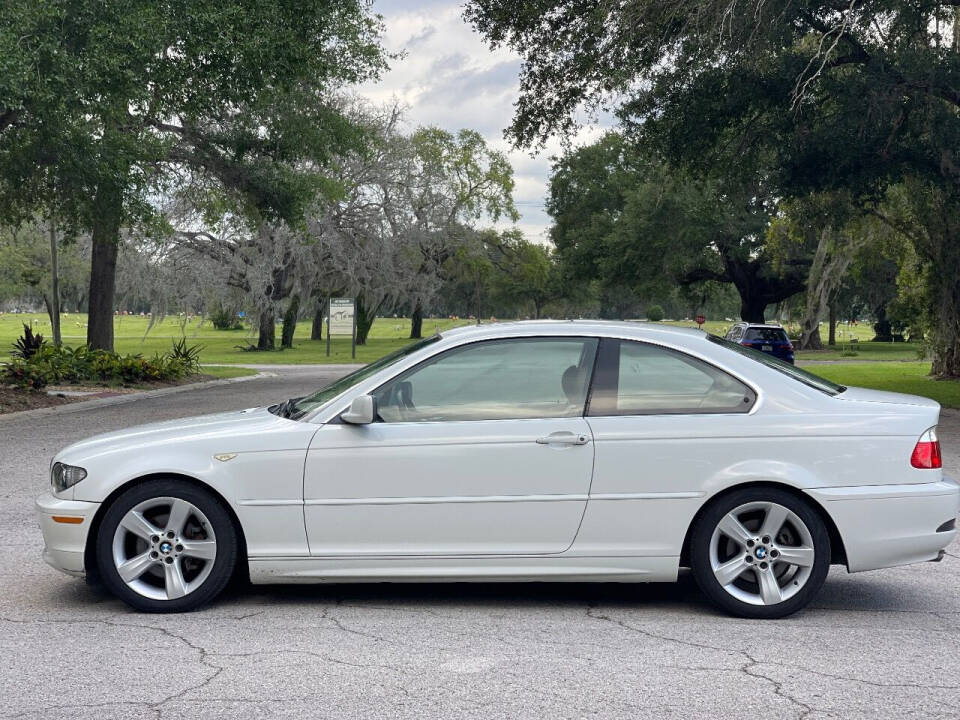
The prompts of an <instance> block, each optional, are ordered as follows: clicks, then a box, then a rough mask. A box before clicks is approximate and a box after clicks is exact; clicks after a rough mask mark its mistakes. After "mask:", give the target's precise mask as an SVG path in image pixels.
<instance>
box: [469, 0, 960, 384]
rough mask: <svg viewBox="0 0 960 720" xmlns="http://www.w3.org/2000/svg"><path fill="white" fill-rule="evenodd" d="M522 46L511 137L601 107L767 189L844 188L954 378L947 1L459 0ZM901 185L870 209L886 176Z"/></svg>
mask: <svg viewBox="0 0 960 720" xmlns="http://www.w3.org/2000/svg"><path fill="white" fill-rule="evenodd" d="M467 17H468V18H469V19H470V20H471V21H472V22H473V23H474V25H475V27H477V28H478V29H479V30H480V32H482V33H483V34H484V35H485V36H486V37H487V38H488V39H489V41H490V42H491V44H493V45H507V46H510V47H511V48H512V49H514V50H515V51H517V52H519V53H520V54H521V56H522V57H523V59H524V69H523V74H522V77H521V96H520V99H519V101H518V103H517V106H516V107H517V112H516V115H515V117H514V121H513V124H512V125H511V128H510V133H511V135H512V136H513V138H514V139H515V141H516V142H517V143H518V144H520V145H524V146H530V145H537V144H540V143H542V142H543V141H544V140H545V139H546V138H547V137H549V136H550V135H551V134H553V133H556V132H560V133H567V132H569V131H570V130H571V129H573V128H574V127H575V126H576V118H577V117H578V114H577V111H578V109H580V108H582V107H583V106H584V105H586V106H588V107H598V106H602V105H604V104H605V103H606V104H609V105H613V109H614V110H615V112H616V113H617V114H618V116H619V118H620V119H621V121H622V123H623V124H624V126H625V128H627V129H628V130H629V131H630V132H631V133H633V134H635V135H637V136H638V137H640V138H642V139H643V140H644V142H646V143H647V144H648V146H649V147H652V148H655V149H656V150H657V152H658V153H660V155H661V156H662V157H664V158H665V159H666V160H668V161H669V162H670V163H672V164H674V165H678V166H681V167H683V168H685V169H690V170H694V171H696V172H698V173H702V174H706V175H710V176H720V177H729V176H730V175H734V176H739V177H743V174H744V173H745V172H746V173H749V174H753V175H754V176H756V177H759V178H761V179H762V182H763V183H764V186H765V187H768V188H770V192H771V193H772V195H773V196H775V197H778V198H799V197H803V196H805V195H806V194H808V193H810V192H832V191H836V190H843V191H846V192H849V193H851V195H852V196H853V198H854V200H855V201H856V202H857V203H858V205H860V206H861V207H863V208H864V209H865V210H867V211H869V212H876V213H877V214H878V217H880V219H881V220H882V221H883V222H889V223H891V224H892V226H893V227H895V228H896V229H897V231H898V232H900V233H902V234H904V235H905V236H906V237H909V238H910V240H911V243H912V244H913V247H914V249H915V250H916V253H917V257H918V259H919V260H920V261H921V262H922V263H923V265H924V266H925V268H926V271H925V273H924V278H925V285H926V292H925V298H926V300H925V306H926V317H927V322H928V330H929V332H928V338H929V340H930V341H931V346H932V348H933V352H934V360H933V372H934V374H936V375H938V376H943V377H960V302H958V298H960V242H958V241H957V238H958V233H960V227H958V222H960V220H958V219H960V142H958V140H960V112H958V110H960V46H958V44H960V40H958V39H960V27H958V14H957V12H956V8H955V7H954V6H953V4H951V3H946V4H944V3H941V2H936V1H935V0H920V1H919V2H914V3H889V2H886V1H885V0H865V1H864V2H859V3H845V2H842V3H837V2H833V1H832V0H820V1H817V2H804V3H793V4H787V5H784V4H782V3H773V4H771V3H764V2H763V1H762V0H754V1H752V2H746V3H733V4H731V3H727V2H723V3H716V2H699V1H695V0H684V1H681V2H679V3H678V2H674V1H673V0H670V1H667V0H653V1H651V2H647V1H643V2H641V1H640V0H628V1H627V2H620V3H612V4H611V3H600V4H598V3H596V2H593V0H538V1H537V2H535V3H516V2H512V0H470V2H469V3H468V5H467ZM896 185H902V186H903V187H906V188H908V190H907V192H906V193H905V195H904V203H903V206H902V211H903V212H899V213H897V214H896V215H895V216H891V215H888V214H887V213H885V212H883V208H882V207H881V206H882V205H883V204H884V202H885V201H886V197H887V192H888V189H889V188H891V187H892V186H896Z"/></svg>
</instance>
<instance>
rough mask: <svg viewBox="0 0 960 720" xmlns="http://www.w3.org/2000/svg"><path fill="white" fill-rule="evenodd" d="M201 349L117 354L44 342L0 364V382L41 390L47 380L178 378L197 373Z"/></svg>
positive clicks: (181, 345)
mask: <svg viewBox="0 0 960 720" xmlns="http://www.w3.org/2000/svg"><path fill="white" fill-rule="evenodd" d="M199 353H200V348H199V347H198V346H196V345H194V346H192V347H187V345H186V342H185V341H181V342H180V343H176V344H175V345H174V347H173V348H171V350H170V351H169V352H167V353H165V354H163V355H159V354H157V355H154V356H153V357H152V358H144V357H143V356H142V355H120V354H118V353H115V352H108V351H106V350H91V349H89V348H88V347H86V346H80V347H76V348H68V347H59V348H58V347H54V346H52V345H44V346H42V347H41V348H40V349H39V350H37V351H36V352H35V353H34V354H33V355H31V356H30V357H29V358H28V359H24V358H14V359H13V360H11V361H10V362H8V363H6V364H4V365H3V366H2V367H0V383H2V384H8V385H15V386H16V387H20V388H24V389H32V390H40V389H42V388H43V387H45V386H47V385H49V384H50V383H89V382H97V383H137V382H144V381H156V382H166V381H170V380H179V379H181V378H184V377H187V376H188V375H193V374H196V373H197V372H199V370H200V362H199Z"/></svg>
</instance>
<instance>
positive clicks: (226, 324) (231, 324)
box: [210, 305, 243, 330]
mask: <svg viewBox="0 0 960 720" xmlns="http://www.w3.org/2000/svg"><path fill="white" fill-rule="evenodd" d="M210 322H211V323H212V324H213V327H214V328H216V329H217V330H242V329H243V323H242V322H240V318H238V317H237V313H236V312H235V311H234V310H229V309H227V308H225V307H223V306H222V305H219V306H217V307H216V308H214V310H213V312H211V313H210Z"/></svg>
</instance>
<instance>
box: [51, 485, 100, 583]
mask: <svg viewBox="0 0 960 720" xmlns="http://www.w3.org/2000/svg"><path fill="white" fill-rule="evenodd" d="M36 507H37V515H38V517H39V520H40V529H41V530H42V531H43V545H44V548H43V559H44V560H45V561H46V562H47V564H48V565H50V566H52V567H55V568H56V569H57V570H60V571H61V572H65V573H67V574H68V575H74V576H82V575H83V574H84V566H83V555H84V549H85V548H86V544H87V534H88V533H89V532H90V524H91V523H92V521H93V516H94V514H95V513H96V512H97V509H98V508H99V507H100V503H93V502H83V501H80V500H61V499H60V498H58V497H55V496H54V495H51V494H50V493H44V494H43V495H41V496H40V497H38V498H37V505H36Z"/></svg>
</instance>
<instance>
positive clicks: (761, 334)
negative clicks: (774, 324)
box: [743, 328, 787, 342]
mask: <svg viewBox="0 0 960 720" xmlns="http://www.w3.org/2000/svg"><path fill="white" fill-rule="evenodd" d="M743 339H744V340H756V341H763V342H787V333H785V332H784V331H783V330H781V329H780V328H748V329H747V332H746V334H745V335H744V336H743Z"/></svg>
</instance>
